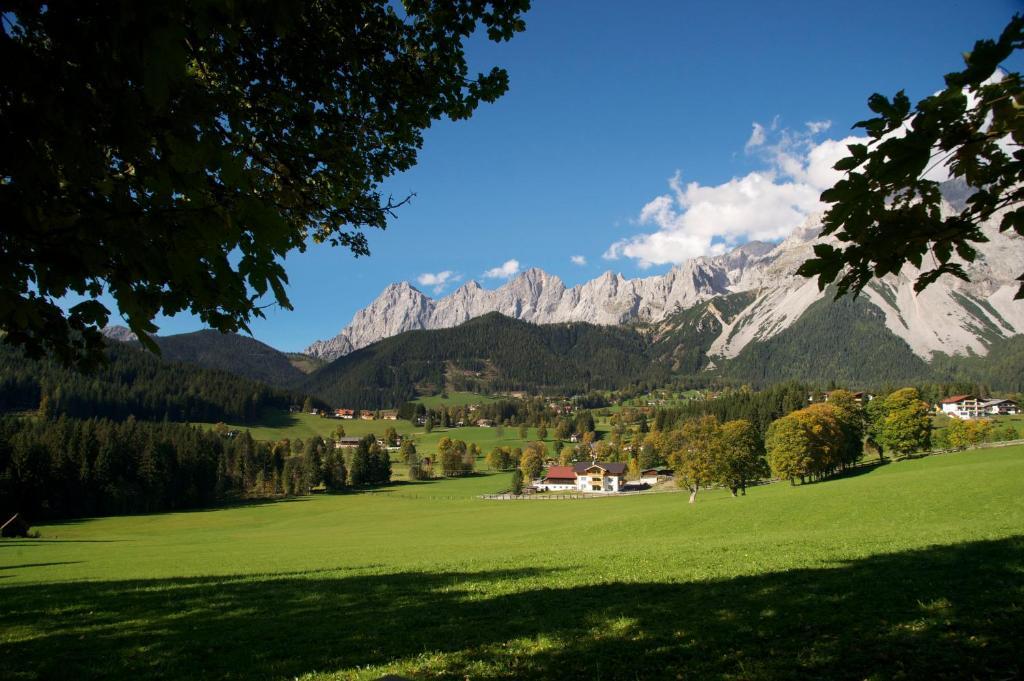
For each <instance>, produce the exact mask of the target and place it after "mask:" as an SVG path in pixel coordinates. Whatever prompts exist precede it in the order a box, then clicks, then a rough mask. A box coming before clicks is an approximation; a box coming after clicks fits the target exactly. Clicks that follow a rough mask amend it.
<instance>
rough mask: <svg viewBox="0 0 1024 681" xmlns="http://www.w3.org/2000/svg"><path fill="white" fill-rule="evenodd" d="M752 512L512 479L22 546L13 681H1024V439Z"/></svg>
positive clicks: (786, 493) (759, 495)
mask: <svg viewBox="0 0 1024 681" xmlns="http://www.w3.org/2000/svg"><path fill="white" fill-rule="evenodd" d="M857 473H858V474H853V475H850V476H849V477H845V478H841V479H837V480H832V481H828V482H822V483H817V484H812V485H806V486H798V487H790V486H788V485H770V486H764V487H757V488H753V489H751V490H750V492H749V493H748V495H747V496H746V497H741V498H735V499H734V498H731V497H730V496H729V495H728V493H727V492H719V491H715V492H709V493H702V494H701V495H700V497H698V503H697V504H696V505H695V506H692V507H691V506H689V505H688V504H687V503H686V502H687V495H684V494H661V495H648V496H644V495H641V496H633V497H625V498H618V499H609V500H608V501H605V502H602V503H599V504H595V503H587V502H585V501H582V502H581V501H565V502H552V503H544V504H536V503H492V502H487V501H482V500H480V499H477V498H476V495H478V494H481V493H484V492H491V491H495V490H497V489H500V488H503V487H506V486H507V483H508V480H507V474H495V475H482V476H477V477H472V478H467V479H460V480H442V481H433V482H424V483H405V484H397V485H395V486H392V487H389V488H385V489H381V490H377V491H372V492H365V493H359V494H345V495H337V496H320V497H311V498H302V499H297V500H290V501H279V502H273V503H264V504H252V505H247V506H237V507H233V508H223V509H217V510H210V511H202V512H188V513H169V514H157V515H149V516H135V517H120V518H102V519H93V520H81V521H71V522H65V523H59V524H54V525H49V526H45V527H42V528H39V529H40V531H41V533H42V536H41V538H39V539H34V540H32V539H30V540H6V541H3V542H0V659H2V660H3V663H2V664H0V678H3V679H37V678H38V679H59V678H68V679H89V678H125V679H127V678H132V679H150V678H151V679H157V678H160V679H167V678H170V679H179V678H180V679H185V678H219V679H228V678H238V679H242V678H245V679H285V678H288V679H291V678H295V677H299V678H306V679H336V678H338V679H348V678H357V679H364V678H365V679H373V678H379V677H380V676H381V675H382V674H384V673H386V672H397V673H402V674H405V675H408V676H411V677H430V678H435V677H441V678H459V679H462V678H467V677H468V678H482V679H499V678H508V679H512V678H517V679H522V678H552V679H555V678H557V679H565V678H579V679H592V678H601V679H637V678H640V679H645V678H671V679H676V678H695V679H697V678H728V679H792V678H830V679H835V678H840V679H842V678H848V679H866V678H867V679H884V678H894V677H901V678H920V679H925V678H927V679H933V678H950V679H952V678H964V677H968V678H969V677H975V678H999V679H1005V678H1017V677H1020V676H1021V674H1024V668H1022V662H1021V656H1020V641H1022V640H1024V580H1022V579H1021V575H1022V574H1024V530H1022V528H1024V495H1022V494H1021V489H1022V486H1024V447H1012V448H1005V449H999V450H983V451H969V452H964V453H961V454H955V455H949V456H940V457H929V458H924V459H919V460H914V461H906V462H899V463H894V464H889V465H885V466H880V467H877V468H865V469H862V470H860V471H858V472H857Z"/></svg>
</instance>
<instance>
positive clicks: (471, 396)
mask: <svg viewBox="0 0 1024 681" xmlns="http://www.w3.org/2000/svg"><path fill="white" fill-rule="evenodd" d="M499 399H501V398H499V397H491V396H489V395H478V394H477V393H467V392H457V391H456V392H450V393H447V397H442V396H441V395H430V396H429V397H420V398H418V399H417V400H415V401H416V402H419V403H420V404H422V405H423V406H425V407H427V408H428V409H437V408H438V407H440V406H442V405H444V406H446V407H463V406H466V405H468V404H491V403H492V402H497V401H498V400H499Z"/></svg>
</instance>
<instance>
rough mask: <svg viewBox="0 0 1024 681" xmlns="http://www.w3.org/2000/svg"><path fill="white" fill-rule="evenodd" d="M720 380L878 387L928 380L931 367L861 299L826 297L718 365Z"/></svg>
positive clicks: (770, 383) (876, 310) (879, 314)
mask: <svg viewBox="0 0 1024 681" xmlns="http://www.w3.org/2000/svg"><path fill="white" fill-rule="evenodd" d="M717 373H718V374H719V375H720V376H722V377H725V378H731V379H734V380H736V381H742V382H744V383H750V384H752V385H756V386H767V385H772V384H775V383H781V382H784V381H803V382H807V383H812V384H818V385H825V384H828V383H832V382H834V383H835V384H837V385H858V386H882V385H888V384H896V383H913V382H915V381H924V380H928V379H929V378H930V377H931V375H932V374H931V367H930V366H929V365H928V364H927V363H926V362H925V361H924V360H922V359H921V358H920V357H918V356H917V355H915V354H914V352H913V351H912V350H911V349H910V346H909V345H907V344H906V342H904V341H903V340H902V339H901V338H899V337H898V336H896V335H895V334H893V333H892V332H891V331H889V329H888V328H886V326H885V317H884V315H883V314H882V312H881V311H880V310H878V308H876V307H873V306H872V305H870V304H868V302H867V301H866V300H864V299H863V298H857V299H854V298H852V297H849V296H847V297H843V298H840V299H839V300H832V298H831V296H827V297H826V298H823V299H821V300H819V301H817V302H816V303H814V304H813V305H811V306H810V307H809V308H808V309H807V311H806V312H804V314H803V315H802V316H801V317H800V319H798V320H797V321H796V322H795V323H794V324H793V325H792V326H790V327H789V328H787V329H785V330H784V331H782V332H781V333H778V334H776V335H775V336H772V337H771V338H769V339H768V340H766V341H761V342H758V343H751V344H750V345H748V346H747V347H745V348H744V349H743V351H742V352H740V354H739V355H737V356H736V357H734V358H732V359H729V360H726V361H722V362H719V368H718V372H717Z"/></svg>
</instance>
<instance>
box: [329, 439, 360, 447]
mask: <svg viewBox="0 0 1024 681" xmlns="http://www.w3.org/2000/svg"><path fill="white" fill-rule="evenodd" d="M362 439H363V438H361V437H339V438H338V439H337V440H335V441H334V448H335V449H345V448H347V447H357V446H358V445H359V441H360V440H362Z"/></svg>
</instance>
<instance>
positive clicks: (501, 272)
mask: <svg viewBox="0 0 1024 681" xmlns="http://www.w3.org/2000/svg"><path fill="white" fill-rule="evenodd" d="M518 271H519V261H518V260H506V261H505V262H504V263H502V264H501V265H499V266H498V267H492V268H491V269H489V270H487V271H486V272H484V278H485V279H508V278H509V277H511V276H512V275H513V274H515V273H516V272H518Z"/></svg>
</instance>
